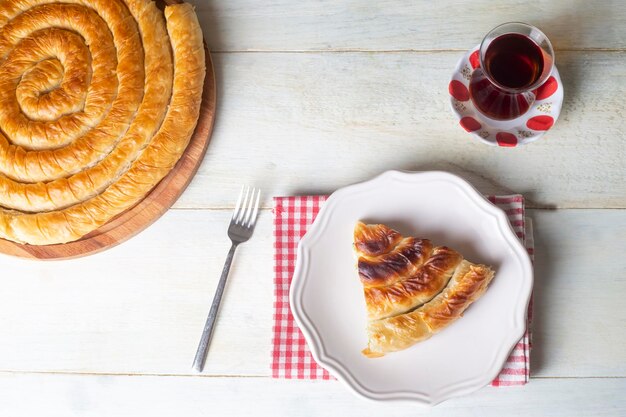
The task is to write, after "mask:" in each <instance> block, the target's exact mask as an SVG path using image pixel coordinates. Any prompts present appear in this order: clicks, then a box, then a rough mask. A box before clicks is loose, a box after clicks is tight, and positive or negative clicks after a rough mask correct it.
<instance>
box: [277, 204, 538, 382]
mask: <svg viewBox="0 0 626 417" xmlns="http://www.w3.org/2000/svg"><path fill="white" fill-rule="evenodd" d="M326 198H327V197H326V196H304V197H275V198H274V249H275V252H274V272H275V277H274V284H275V289H274V297H275V300H274V328H273V330H274V338H273V349H272V376H273V377H274V378H297V379H333V378H332V376H330V374H329V373H328V371H326V370H325V369H324V368H322V367H321V366H319V365H318V364H317V363H316V362H315V361H314V360H313V357H312V356H311V353H310V351H309V348H308V347H307V345H306V341H305V340H304V336H303V335H302V333H301V332H300V329H298V327H297V326H296V324H295V322H294V319H293V316H292V315H291V310H290V309H289V286H290V285H291V278H292V277H293V271H294V267H295V264H296V253H297V248H298V242H300V239H301V238H302V236H304V234H305V233H306V231H307V229H308V228H309V226H310V225H311V223H313V220H314V219H315V217H316V216H317V213H318V212H319V210H320V207H321V206H322V204H323V203H324V201H326ZM488 198H489V200H490V201H491V202H492V203H494V204H495V205H496V206H498V207H500V208H501V209H503V210H504V211H505V212H506V214H507V215H508V216H509V221H510V222H511V225H512V226H513V229H514V230H515V233H516V234H517V236H518V237H519V238H520V239H521V240H522V242H524V243H525V245H526V249H527V250H528V253H529V254H530V256H531V259H532V258H533V255H534V241H533V234H532V224H531V222H530V219H528V218H526V217H525V216H524V198H523V197H522V196H521V195H509V196H489V197H488ZM531 318H532V300H531V305H529V307H528V325H527V326H526V329H527V330H526V333H524V336H523V337H522V339H521V340H520V341H519V342H518V343H517V345H516V346H515V349H513V352H511V355H510V356H509V359H508V360H507V362H506V364H505V365H504V368H502V371H501V372H500V375H498V377H497V378H496V379H494V380H493V382H492V383H491V385H493V386H508V385H523V384H525V383H527V382H528V375H529V361H530V347H531V341H530V330H529V329H530V321H531Z"/></svg>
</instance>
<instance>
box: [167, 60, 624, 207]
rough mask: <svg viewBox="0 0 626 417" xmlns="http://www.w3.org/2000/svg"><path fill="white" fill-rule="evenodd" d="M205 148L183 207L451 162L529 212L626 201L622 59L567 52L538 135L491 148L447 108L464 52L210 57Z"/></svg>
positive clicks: (329, 187) (323, 187)
mask: <svg viewBox="0 0 626 417" xmlns="http://www.w3.org/2000/svg"><path fill="white" fill-rule="evenodd" d="M214 58H215V68H216V73H217V81H218V85H219V86H220V88H218V110H217V114H218V117H217V121H216V126H215V130H214V134H213V139H212V143H211V146H210V148H209V150H208V153H207V156H206V158H205V160H204V163H203V164H202V166H201V167H200V171H199V173H198V175H197V176H196V177H195V178H194V181H193V182H192V184H191V186H190V188H189V189H188V190H187V191H186V192H185V194H184V195H183V196H182V198H181V199H180V200H179V201H178V203H177V204H176V207H183V208H203V207H225V206H232V205H233V200H234V198H235V195H236V190H238V188H239V187H240V184H241V183H243V182H247V183H254V184H256V185H258V186H260V187H262V188H263V191H264V192H265V193H266V194H267V195H288V194H293V193H301V192H318V193H319V192H323V193H328V192H331V191H333V190H335V189H336V188H338V187H342V186H344V185H347V184H350V183H353V182H358V181H363V180H367V179H370V178H371V177H373V176H375V175H378V174H379V173H381V172H383V171H385V170H387V169H407V170H431V169H440V170H446V171H451V172H454V173H457V174H460V175H463V176H464V177H465V178H467V179H468V180H470V181H471V182H472V183H473V184H474V185H476V186H477V187H478V188H479V189H480V190H481V191H483V192H485V193H499V194H500V193H511V192H520V193H524V194H525V195H526V196H527V199H528V202H529V206H530V207H551V208H554V207H594V208H600V207H626V141H624V140H622V138H623V132H624V131H626V118H624V114H626V104H625V100H624V97H626V54H623V53H607V52H561V53H558V55H557V62H558V65H559V70H560V72H561V76H562V79H563V83H564V85H565V103H564V105H563V111H562V113H561V117H560V119H559V120H558V122H557V123H556V125H555V127H554V128H553V129H552V130H550V132H548V133H547V134H546V136H545V137H544V138H542V139H541V140H539V141H537V142H535V143H533V144H531V145H527V146H523V147H519V148H515V149H510V148H494V147H490V146H486V145H483V144H482V143H479V142H477V141H475V140H472V138H471V137H470V136H469V135H467V133H465V131H464V130H462V129H461V127H459V126H458V125H457V123H456V121H455V120H454V118H453V116H452V113H451V111H450V109H449V107H448V106H449V101H448V100H449V99H448V92H447V85H448V82H449V78H448V77H449V76H450V73H451V70H452V68H453V66H454V64H455V62H456V60H457V59H458V58H459V53H458V52H445V53H444V52H442V53H435V54H433V53H306V54H296V53H271V54H266V53H235V54H232V53H229V54H214Z"/></svg>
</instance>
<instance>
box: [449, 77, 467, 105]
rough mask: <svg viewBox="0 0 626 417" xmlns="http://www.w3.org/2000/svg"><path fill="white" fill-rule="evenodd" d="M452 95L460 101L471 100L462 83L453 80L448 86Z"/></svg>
mask: <svg viewBox="0 0 626 417" xmlns="http://www.w3.org/2000/svg"><path fill="white" fill-rule="evenodd" d="M448 91H449V92H450V95H451V96H452V97H454V98H455V99H457V100H459V101H467V100H469V90H468V89H467V87H465V85H464V84H463V83H462V82H461V81H457V80H452V81H450V84H449V85H448Z"/></svg>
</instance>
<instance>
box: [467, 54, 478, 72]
mask: <svg viewBox="0 0 626 417" xmlns="http://www.w3.org/2000/svg"><path fill="white" fill-rule="evenodd" d="M469 62H470V65H471V66H472V68H473V69H476V68H478V67H480V58H479V57H478V51H474V52H472V54H471V55H470V57H469Z"/></svg>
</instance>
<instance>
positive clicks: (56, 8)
mask: <svg viewBox="0 0 626 417" xmlns="http://www.w3.org/2000/svg"><path fill="white" fill-rule="evenodd" d="M47 3H50V1H49V0H20V1H11V2H0V91H5V92H6V91H8V92H9V93H10V92H11V91H14V92H15V94H2V100H1V102H0V128H1V129H2V132H4V133H5V134H6V136H5V135H3V134H2V133H0V237H1V238H5V239H9V240H13V241H17V242H23V243H30V244H52V243H63V242H67V241H71V240H76V239H78V238H80V237H81V236H83V235H85V234H87V233H89V232H90V231H92V230H94V229H96V228H98V227H99V226H101V225H102V224H104V223H106V222H107V221H108V220H110V219H111V218H112V217H114V216H116V215H117V214H119V213H121V212H123V211H125V210H126V209H128V208H130V207H132V206H133V205H134V204H136V203H137V202H138V201H139V200H141V199H142V198H143V197H144V196H145V195H146V194H147V193H148V192H149V191H150V190H151V189H152V188H153V187H154V186H155V185H156V184H157V183H158V182H159V181H160V180H161V179H162V178H163V177H164V176H165V175H166V174H167V173H168V172H169V171H170V170H171V168H172V167H173V166H174V164H175V163H176V162H177V160H178V159H179V158H180V156H181V154H182V152H183V151H184V149H185V147H186V146H187V143H188V141H189V139H190V137H191V134H192V133H193V130H194V128H195V125H196V123H197V119H198V114H199V108H200V102H201V98H202V87H203V81H204V75H205V67H204V65H205V64H204V62H205V61H204V59H205V57H204V48H203V43H202V33H201V30H200V27H199V25H198V21H197V17H196V15H195V13H194V11H193V7H192V6H191V5H188V4H181V5H175V6H168V7H167V8H166V9H165V18H166V19H164V18H163V13H161V12H160V11H159V10H158V9H157V8H156V5H155V4H154V2H152V1H150V0H126V1H121V0H69V1H68V0H64V1H63V3H58V4H57V3H53V4H47ZM166 20H167V26H166ZM87 61H88V62H87Z"/></svg>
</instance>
